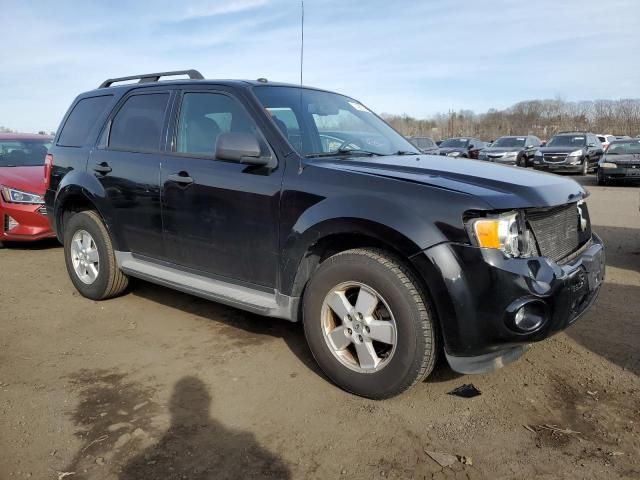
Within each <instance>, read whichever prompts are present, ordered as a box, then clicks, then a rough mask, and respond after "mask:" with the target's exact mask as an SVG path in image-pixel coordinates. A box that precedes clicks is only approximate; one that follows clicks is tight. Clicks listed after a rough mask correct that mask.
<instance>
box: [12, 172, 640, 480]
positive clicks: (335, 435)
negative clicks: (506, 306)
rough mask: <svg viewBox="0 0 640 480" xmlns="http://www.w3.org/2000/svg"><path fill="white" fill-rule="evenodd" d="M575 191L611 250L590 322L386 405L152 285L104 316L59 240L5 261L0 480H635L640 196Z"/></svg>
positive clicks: (250, 330) (269, 335)
mask: <svg viewBox="0 0 640 480" xmlns="http://www.w3.org/2000/svg"><path fill="white" fill-rule="evenodd" d="M582 181H583V182H584V183H586V184H587V188H588V189H589V190H590V191H591V193H592V195H591V198H590V200H589V206H590V211H591V216H592V220H593V223H594V229H595V231H597V232H598V233H599V234H600V235H601V236H602V237H603V238H604V240H605V242H606V245H607V248H608V251H607V255H608V257H607V264H608V271H607V278H606V283H605V285H604V287H603V289H602V292H601V295H600V299H599V300H598V302H597V304H596V306H595V307H594V308H593V309H592V310H591V311H590V312H589V314H588V315H586V316H585V317H583V318H582V319H581V320H580V321H579V322H578V323H577V324H576V325H574V326H573V327H571V328H570V329H569V330H568V331H566V332H565V333H561V334H559V335H557V336H555V337H554V338H552V339H550V340H547V341H546V342H543V343H540V344H537V345H534V346H533V347H532V348H531V350H530V351H529V352H528V353H527V354H526V356H525V357H524V358H523V359H521V360H520V361H519V362H518V363H516V364H514V365H511V366H509V367H507V368H505V369H502V370H500V371H498V372H495V373H493V374H490V375H481V376H460V375H456V374H454V373H453V372H452V371H451V370H450V369H449V368H448V367H447V366H446V365H445V364H443V363H441V364H440V366H439V367H437V369H436V371H435V372H434V374H433V375H432V376H431V377H430V378H429V379H428V380H427V382H425V383H423V384H420V385H418V386H417V387H416V388H414V389H412V390H411V391H409V392H408V393H407V394H405V395H403V396H400V397H398V398H395V399H392V400H388V401H383V402H375V401H369V400H363V399H361V398H358V397H355V396H352V395H349V394H346V393H344V392H342V391H341V390H339V389H337V388H336V387H334V386H333V385H332V384H330V383H329V382H328V381H327V380H326V379H325V378H324V377H323V376H322V374H321V373H320V372H319V371H318V369H317V368H316V366H315V364H314V362H313V359H312V358H311V355H310V353H309V351H308V349H307V347H306V345H305V342H304V336H303V333H302V329H301V327H300V326H299V325H294V324H289V323H286V322H283V321H278V320H271V319H267V318H262V317H259V316H255V315H250V314H247V313H244V312H241V311H239V310H235V309H233V308H228V307H225V306H221V305H217V304H215V303H210V302H206V301H204V300H200V299H197V298H193V297H190V296H188V295H184V294H181V293H177V292H174V291H171V290H168V289H165V288H162V287H158V286H154V285H151V284H147V283H144V282H135V283H134V285H133V287H132V288H131V292H130V293H129V294H128V295H126V296H124V297H121V298H118V299H115V300H110V301H107V302H102V303H96V302H92V301H90V300H86V299H84V298H82V297H80V296H79V295H78V294H77V293H76V291H75V290H74V288H73V286H72V285H71V282H70V281H69V279H68V277H67V273H66V270H65V267H64V262H63V252H62V249H61V248H60V247H59V246H57V245H56V244H55V243H52V242H48V243H44V244H42V243H41V244H38V245H33V246H27V247H25V246H12V247H10V248H7V249H4V250H0V273H1V275H0V479H8V478H27V477H31V478H38V479H40V478H43V479H44V478H53V479H62V478H67V479H71V480H76V479H81V478H97V479H115V478H118V479H156V478H158V479H161V478H167V479H174V478H175V479H178V478H179V479H194V478H195V479H205V478H206V479H209V478H216V479H226V478H229V479H231V478H243V479H245V478H264V477H266V478H300V479H307V478H322V479H327V478H368V479H369V478H403V479H404V478H420V479H422V478H447V479H448V478H456V479H458V478H463V479H464V478H469V479H476V478H489V479H494V478H527V477H531V476H533V475H535V476H536V478H541V479H545V478H548V479H557V478H607V479H610V478H635V479H637V478H640V435H639V433H640V353H639V346H640V314H639V313H638V312H639V311H640V212H639V211H638V205H639V199H640V189H638V188H633V187H597V186H595V184H594V179H593V176H590V177H588V178H587V179H586V180H582ZM470 382H473V383H474V384H475V385H476V386H477V387H478V388H479V389H480V390H481V391H482V395H481V396H479V397H475V398H473V399H462V398H457V397H452V396H450V395H447V392H449V391H451V390H452V389H453V388H455V387H458V386H460V385H462V384H464V383H470ZM544 425H547V426H548V427H544ZM549 426H555V427H549ZM555 428H557V429H561V430H562V431H558V430H555ZM427 451H431V452H433V451H435V452H445V453H450V454H454V455H458V456H460V460H464V462H463V461H460V460H456V461H455V463H453V464H452V465H451V466H448V467H441V466H440V465H439V464H438V463H437V462H436V461H434V460H433V459H432V458H431V457H430V456H429V455H428V454H427V453H426V452H427ZM462 456H464V457H467V459H462ZM65 472H67V474H66V475H65Z"/></svg>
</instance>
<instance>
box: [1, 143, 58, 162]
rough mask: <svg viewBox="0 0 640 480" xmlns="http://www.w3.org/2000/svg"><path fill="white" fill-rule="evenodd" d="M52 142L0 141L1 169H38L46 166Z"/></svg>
mask: <svg viewBox="0 0 640 480" xmlns="http://www.w3.org/2000/svg"><path fill="white" fill-rule="evenodd" d="M50 146H51V140H48V139H47V140H0V167H32V166H33V167H37V166H40V165H44V157H45V156H46V155H47V150H48V149H49V147H50Z"/></svg>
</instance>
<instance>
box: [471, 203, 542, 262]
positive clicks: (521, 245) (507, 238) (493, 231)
mask: <svg viewBox="0 0 640 480" xmlns="http://www.w3.org/2000/svg"><path fill="white" fill-rule="evenodd" d="M467 226H468V228H469V230H470V233H471V235H472V236H473V239H474V240H475V243H476V244H477V245H478V246H479V247H482V248H495V249H498V250H502V252H503V253H504V254H505V255H506V256H507V257H530V256H532V255H535V254H537V250H536V247H535V243H534V240H533V235H532V234H531V232H530V231H529V230H528V229H527V228H526V226H525V222H524V221H523V220H521V214H520V213H518V212H509V213H504V214H501V215H494V216H490V217H482V218H474V219H472V220H470V221H469V223H468V224H467Z"/></svg>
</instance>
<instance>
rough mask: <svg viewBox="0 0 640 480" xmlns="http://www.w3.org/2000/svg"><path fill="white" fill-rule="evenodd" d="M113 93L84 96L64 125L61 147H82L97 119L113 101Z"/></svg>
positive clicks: (59, 141) (60, 139) (59, 139)
mask: <svg viewBox="0 0 640 480" xmlns="http://www.w3.org/2000/svg"><path fill="white" fill-rule="evenodd" d="M112 97H113V96H112V95H102V96H100V97H89V98H83V99H82V100H80V101H79V102H78V103H76V106H75V107H73V110H71V113H70V114H69V117H68V118H67V121H66V122H65V123H64V126H63V127H62V131H61V132H60V137H58V143H57V145H60V146H61V147H81V146H83V145H84V144H85V143H86V141H87V136H88V135H89V132H90V131H91V129H92V128H93V127H94V125H95V123H96V120H97V119H98V118H99V117H100V116H101V115H102V114H103V113H104V111H105V110H106V109H107V107H108V106H109V104H110V103H111V98H112Z"/></svg>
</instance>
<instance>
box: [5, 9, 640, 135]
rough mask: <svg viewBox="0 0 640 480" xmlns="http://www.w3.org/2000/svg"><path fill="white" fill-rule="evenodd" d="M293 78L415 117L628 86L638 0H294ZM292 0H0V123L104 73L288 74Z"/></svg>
mask: <svg viewBox="0 0 640 480" xmlns="http://www.w3.org/2000/svg"><path fill="white" fill-rule="evenodd" d="M304 10H305V23H304V63H303V65H304V66H303V83H304V84H305V85H311V86H315V87H321V88H325V89H328V90H334V91H337V92H340V93H344V94H347V95H349V96H352V97H354V98H356V99H358V100H360V101H361V102H362V103H364V104H365V105H367V106H368V107H369V108H371V109H372V110H374V111H376V112H378V113H396V114H403V113H406V114H408V115H412V116H415V117H418V118H424V117H428V116H430V115H433V114H435V113H438V112H446V111H448V110H449V109H454V110H459V109H471V110H475V111H476V112H482V111H486V110H487V109H489V108H498V109H501V108H506V107H508V106H510V105H512V104H514V103H516V102H518V101H522V100H530V99H535V98H562V99H565V100H570V101H571V100H595V99H601V98H607V99H619V98H630V97H631V98H638V97H640V61H639V59H640V56H639V55H640V54H639V52H640V1H639V0H607V1H601V0H598V1H592V0H528V1H516V0H413V1H404V0H368V1H365V0H362V1H360V0H306V1H305V2H304ZM300 13H301V2H300V0H210V1H201V0H181V1H175V0H158V1H154V0H145V1H136V0H128V1H126V0H112V1H106V0H103V1H92V0H82V1H80V0H74V1H67V0H57V1H50V0H29V1H24V0H15V1H14V0H0V25H2V29H0V39H1V40H2V48H1V49H0V125H4V126H6V127H10V128H12V129H15V130H19V131H24V132H33V131H38V130H45V131H52V130H56V129H57V127H58V124H59V122H60V120H61V118H62V116H63V115H64V113H65V111H66V110H67V108H68V106H69V104H70V103H71V101H72V100H73V98H74V97H75V96H76V95H78V94H79V93H81V92H84V91H87V90H91V89H93V88H96V87H97V86H98V85H99V84H100V83H101V82H102V81H103V80H104V79H106V78H109V77H116V76H126V75H132V74H139V73H145V72H156V71H168V70H179V69H188V68H195V69H197V70H199V71H201V72H202V73H203V75H204V76H205V77H206V78H246V79H256V78H259V77H265V78H268V79H269V80H273V81H282V82H290V83H298V82H299V81H300V33H301V32H300V23H301V22H300Z"/></svg>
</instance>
